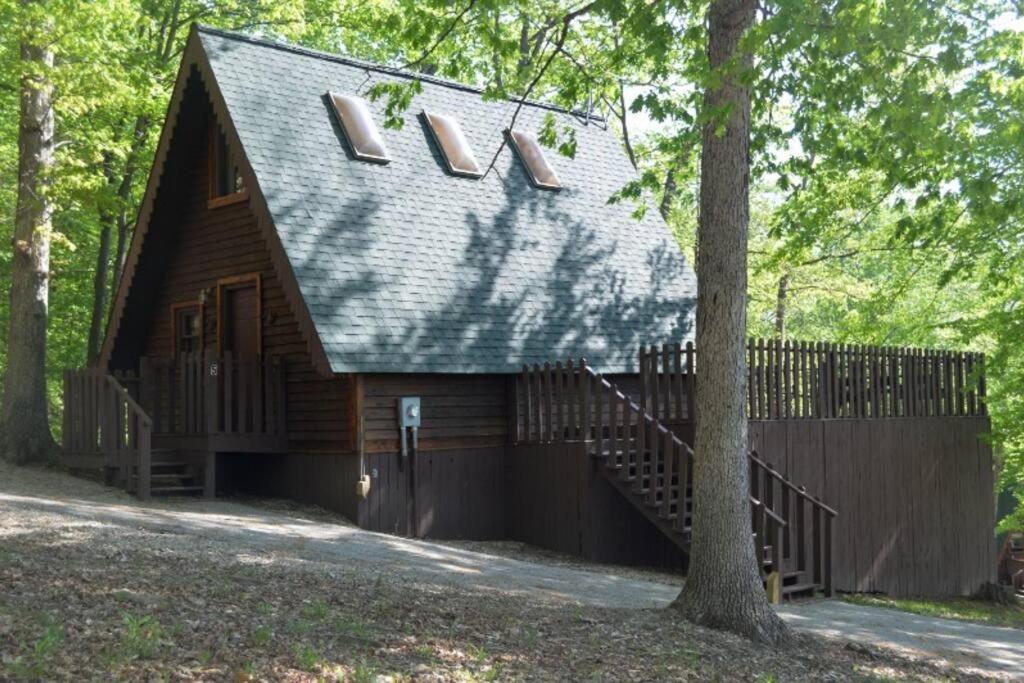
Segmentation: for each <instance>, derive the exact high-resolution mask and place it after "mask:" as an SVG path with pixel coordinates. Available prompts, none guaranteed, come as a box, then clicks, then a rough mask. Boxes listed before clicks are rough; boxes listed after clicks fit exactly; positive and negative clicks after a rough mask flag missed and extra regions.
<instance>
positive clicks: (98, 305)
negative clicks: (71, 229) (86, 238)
mask: <svg viewBox="0 0 1024 683" xmlns="http://www.w3.org/2000/svg"><path fill="white" fill-rule="evenodd" d="M113 223H114V216H113V215H112V214H110V212H109V211H102V212H100V225H102V226H103V227H102V228H101V230H100V248H99V251H98V252H97V253H96V272H95V273H94V274H93V278H92V315H91V317H90V319H89V344H88V347H87V351H86V361H87V363H88V364H89V365H90V366H91V365H94V364H95V363H96V359H97V358H99V355H100V344H101V343H102V342H103V327H104V325H103V323H104V322H105V320H106V317H107V297H108V294H109V292H110V284H109V280H110V242H111V238H112V237H113V231H114V230H113Z"/></svg>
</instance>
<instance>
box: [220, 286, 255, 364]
mask: <svg viewBox="0 0 1024 683" xmlns="http://www.w3.org/2000/svg"><path fill="white" fill-rule="evenodd" d="M221 303H222V304H223V306H224V309H225V310H224V312H223V318H222V320H223V322H224V330H223V333H224V335H223V337H222V339H221V348H222V350H224V351H230V352H231V355H232V356H234V357H235V358H236V359H237V360H239V361H240V362H252V361H254V360H256V357H257V356H259V346H258V345H259V338H260V330H259V324H260V318H259V299H258V297H257V293H256V285H255V284H251V285H245V286H243V287H231V288H228V289H225V291H224V293H223V298H222V299H221Z"/></svg>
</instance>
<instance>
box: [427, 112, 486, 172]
mask: <svg viewBox="0 0 1024 683" xmlns="http://www.w3.org/2000/svg"><path fill="white" fill-rule="evenodd" d="M423 116H424V117H426V119H427V123H428V124H429V126H430V131H431V132H432V133H433V134H434V139H435V140H436V141H437V146H438V147H440V148H441V153H442V154H441V155H442V156H443V157H444V161H445V163H446V164H448V170H449V171H451V172H452V173H454V174H456V175H464V176H469V177H471V178H479V177H480V176H482V175H483V172H482V171H481V170H480V166H479V164H477V163H476V158H475V157H474V156H473V152H472V150H470V149H469V141H468V140H466V136H465V135H463V134H462V129H461V128H459V122H458V121H456V120H455V118H453V117H451V116H445V115H444V114H431V113H430V112H428V111H426V110H424V111H423Z"/></svg>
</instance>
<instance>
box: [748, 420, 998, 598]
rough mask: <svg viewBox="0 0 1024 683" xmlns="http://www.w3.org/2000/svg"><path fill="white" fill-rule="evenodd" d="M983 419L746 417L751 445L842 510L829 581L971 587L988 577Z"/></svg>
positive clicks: (989, 501) (956, 591) (892, 590)
mask: <svg viewBox="0 0 1024 683" xmlns="http://www.w3.org/2000/svg"><path fill="white" fill-rule="evenodd" d="M988 430H989V423H988V418H987V417H984V416H975V417H969V416H968V417H959V418H949V417H911V418H852V419H848V420H847V419H844V420H751V421H750V429H749V438H750V447H751V448H752V449H755V450H757V451H758V452H759V453H763V454H764V457H765V458H766V459H769V460H771V462H772V464H773V466H774V467H775V468H777V469H778V470H779V471H781V472H783V473H784V474H785V475H786V476H787V478H788V479H789V480H791V481H793V482H795V483H797V484H799V485H801V486H804V487H806V488H807V490H808V491H812V492H814V493H816V494H817V495H820V496H822V497H823V498H824V500H825V501H826V502H827V503H828V504H829V505H833V506H835V507H836V508H837V509H838V510H839V511H840V515H839V517H838V518H837V519H836V526H835V530H834V533H833V551H834V553H835V588H836V589H837V590H840V591H858V592H874V591H878V592H882V593H886V594H888V595H894V596H941V595H969V594H970V593H972V592H973V591H975V590H976V589H977V588H978V587H979V586H980V585H981V583H983V582H985V581H992V580H994V577H995V569H996V552H995V539H994V535H993V532H994V528H995V506H994V497H993V484H994V482H993V471H992V449H991V446H990V445H989V444H988V443H987V442H986V441H985V440H984V439H983V438H980V436H979V435H981V434H984V433H985V432H987V431H988Z"/></svg>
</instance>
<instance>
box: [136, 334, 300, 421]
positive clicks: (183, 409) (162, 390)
mask: <svg viewBox="0 0 1024 683" xmlns="http://www.w3.org/2000/svg"><path fill="white" fill-rule="evenodd" d="M138 386H139V394H138V395H139V397H140V401H141V402H142V403H143V405H145V406H147V408H149V410H150V413H151V414H152V416H153V426H154V431H155V432H156V433H157V434H162V435H178V436H203V435H206V436H209V435H219V436H236V437H248V436H253V437H256V436H276V437H283V436H285V434H286V426H285V399H284V396H285V366H284V363H283V361H282V360H281V359H279V358H265V359H261V360H256V361H242V360H239V359H237V358H234V357H233V356H232V355H231V353H225V354H223V355H221V356H215V355H213V354H204V353H190V354H182V355H180V356H179V357H178V358H177V359H163V358H143V359H141V361H140V364H139V375H138Z"/></svg>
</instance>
